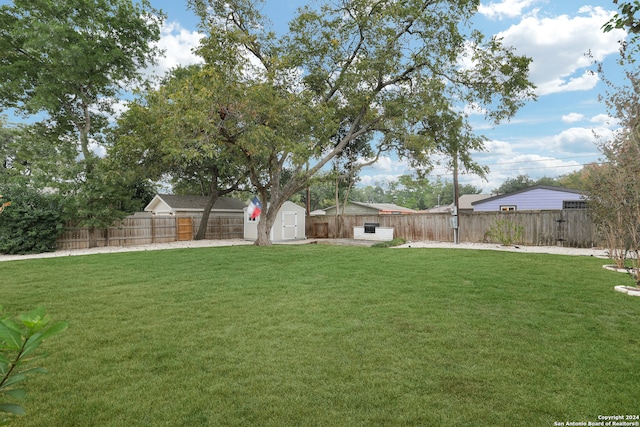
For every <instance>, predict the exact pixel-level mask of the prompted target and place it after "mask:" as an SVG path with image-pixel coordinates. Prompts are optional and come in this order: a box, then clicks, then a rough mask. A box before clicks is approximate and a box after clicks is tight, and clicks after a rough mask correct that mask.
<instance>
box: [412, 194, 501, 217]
mask: <svg viewBox="0 0 640 427" xmlns="http://www.w3.org/2000/svg"><path fill="white" fill-rule="evenodd" d="M489 197H491V194H463V195H462V196H460V198H458V208H459V209H460V210H461V211H462V210H467V211H470V210H472V209H473V206H472V203H474V202H477V201H480V200H484V199H488V198H489ZM452 209H453V203H451V204H450V205H442V206H436V207H433V208H431V209H427V210H426V211H421V212H428V213H447V212H451V211H452Z"/></svg>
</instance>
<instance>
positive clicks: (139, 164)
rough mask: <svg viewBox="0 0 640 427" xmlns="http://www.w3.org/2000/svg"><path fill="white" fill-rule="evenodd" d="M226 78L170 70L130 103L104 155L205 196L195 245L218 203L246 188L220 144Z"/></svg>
mask: <svg viewBox="0 0 640 427" xmlns="http://www.w3.org/2000/svg"><path fill="white" fill-rule="evenodd" d="M225 78H226V76H225V73H224V70H217V72H216V70H215V69H214V68H213V67H211V68H209V69H203V67H201V66H199V65H193V66H190V67H186V68H178V69H175V70H173V71H172V72H171V74H170V75H169V76H167V77H166V78H165V79H164V81H163V84H162V85H161V86H160V87H159V88H158V89H150V90H147V91H146V92H144V93H143V95H142V96H141V97H139V99H137V100H136V101H134V102H132V103H130V104H129V108H128V110H127V111H126V112H125V113H124V114H123V115H122V116H121V117H120V119H119V120H118V128H117V129H116V130H115V132H114V138H113V145H112V146H111V147H110V150H109V155H110V158H112V159H113V160H114V161H115V162H117V163H118V164H120V165H122V166H123V167H125V168H131V169H133V170H136V171H137V173H138V176H139V177H140V178H147V179H151V180H155V181H157V180H160V179H162V178H164V179H167V180H169V181H170V182H171V183H172V184H174V188H176V187H177V188H185V189H187V194H194V193H195V194H201V195H203V196H207V197H208V200H207V205H206V206H205V208H204V212H203V215H202V218H201V220H200V225H199V227H198V231H197V233H196V240H201V239H204V238H205V234H206V229H207V223H208V220H209V215H210V213H211V209H212V208H213V206H214V204H215V203H216V201H217V200H218V198H219V197H221V196H224V195H226V194H229V193H231V192H233V191H238V190H244V189H245V187H246V183H247V173H246V168H244V167H243V165H242V163H241V162H238V161H237V159H238V156H239V154H240V153H239V152H237V151H234V150H233V146H232V145H230V144H225V141H226V140H227V139H228V138H230V137H231V138H232V136H230V135H227V134H226V133H225V132H224V129H222V128H221V127H220V126H219V125H218V123H219V122H220V121H222V120H224V118H225V117H224V116H225V115H226V114H231V113H230V112H226V110H225V107H224V105H225V100H226V99H227V98H228V97H229V95H230V93H229V91H228V89H226V87H227V85H226V84H225V81H224V79H225ZM238 96H240V95H239V94H238ZM178 192H180V191H178Z"/></svg>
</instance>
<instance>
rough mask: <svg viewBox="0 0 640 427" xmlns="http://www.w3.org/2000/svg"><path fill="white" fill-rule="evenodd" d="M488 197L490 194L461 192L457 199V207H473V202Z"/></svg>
mask: <svg viewBox="0 0 640 427" xmlns="http://www.w3.org/2000/svg"><path fill="white" fill-rule="evenodd" d="M489 197H491V194H463V195H462V196H460V198H459V199H458V207H459V208H460V209H473V204H474V203H476V202H479V201H480V200H484V199H488V198H489Z"/></svg>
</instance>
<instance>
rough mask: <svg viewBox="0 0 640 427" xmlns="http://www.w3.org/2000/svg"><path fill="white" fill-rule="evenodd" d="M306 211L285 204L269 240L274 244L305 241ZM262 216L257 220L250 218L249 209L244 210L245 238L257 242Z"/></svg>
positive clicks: (287, 203)
mask: <svg viewBox="0 0 640 427" xmlns="http://www.w3.org/2000/svg"><path fill="white" fill-rule="evenodd" d="M305 213H306V211H305V209H304V208H303V207H302V206H299V205H297V204H295V203H293V202H289V201H287V202H284V204H283V205H282V207H281V208H280V210H279V211H278V216H277V217H276V220H275V222H274V223H273V227H271V234H270V236H269V239H270V240H271V241H272V242H281V241H286V240H303V239H306V235H305ZM261 216H262V215H260V216H258V217H257V218H256V219H255V220H252V219H251V218H250V212H249V208H248V207H246V208H245V209H244V238H245V240H256V239H257V238H258V223H259V222H260V218H261Z"/></svg>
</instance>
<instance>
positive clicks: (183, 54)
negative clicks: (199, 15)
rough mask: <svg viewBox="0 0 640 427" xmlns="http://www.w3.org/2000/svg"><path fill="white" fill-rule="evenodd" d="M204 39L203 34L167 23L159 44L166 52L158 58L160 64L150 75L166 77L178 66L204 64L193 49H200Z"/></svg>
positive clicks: (173, 23)
mask: <svg viewBox="0 0 640 427" xmlns="http://www.w3.org/2000/svg"><path fill="white" fill-rule="evenodd" d="M202 37H203V35H202V34H200V33H198V32H197V31H191V30H187V29H185V28H184V27H182V26H181V25H180V24H179V23H177V22H167V23H165V24H164V25H163V26H162V29H161V36H160V41H159V42H158V44H157V46H158V47H159V48H160V49H162V50H163V51H164V55H163V56H162V57H160V58H158V64H157V65H156V66H155V67H153V69H152V70H150V73H151V74H154V75H156V76H164V75H165V73H166V72H167V71H169V70H171V69H172V68H175V67H177V66H180V65H182V66H187V65H191V64H196V63H200V62H202V58H200V57H199V56H197V55H195V54H194V53H193V49H194V48H196V47H198V45H199V44H200V39H202Z"/></svg>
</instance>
